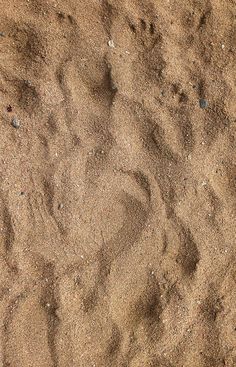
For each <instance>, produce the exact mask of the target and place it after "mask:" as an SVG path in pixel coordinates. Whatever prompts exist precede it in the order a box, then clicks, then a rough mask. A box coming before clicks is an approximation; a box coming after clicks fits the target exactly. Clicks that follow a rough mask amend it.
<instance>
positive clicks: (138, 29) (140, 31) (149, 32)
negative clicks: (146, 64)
mask: <svg viewBox="0 0 236 367" xmlns="http://www.w3.org/2000/svg"><path fill="white" fill-rule="evenodd" d="M129 27H130V30H131V31H132V33H133V34H134V35H135V37H136V39H137V40H138V42H140V41H141V43H142V44H143V46H145V47H148V48H149V47H150V48H153V47H154V46H155V44H156V43H157V42H158V40H160V36H159V35H157V34H156V26H155V24H154V23H153V22H146V21H145V20H144V19H140V20H139V21H138V22H137V23H136V24H134V23H132V22H130V23H129Z"/></svg>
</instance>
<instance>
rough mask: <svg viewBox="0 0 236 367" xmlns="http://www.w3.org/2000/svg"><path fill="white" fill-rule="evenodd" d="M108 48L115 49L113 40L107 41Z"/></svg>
mask: <svg viewBox="0 0 236 367" xmlns="http://www.w3.org/2000/svg"><path fill="white" fill-rule="evenodd" d="M108 46H109V47H112V48H114V47H115V44H114V41H113V40H109V41H108Z"/></svg>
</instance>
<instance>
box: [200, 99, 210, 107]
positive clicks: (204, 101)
mask: <svg viewBox="0 0 236 367" xmlns="http://www.w3.org/2000/svg"><path fill="white" fill-rule="evenodd" d="M199 106H200V108H203V109H204V108H207V107H208V102H207V100H206V99H204V98H201V99H199Z"/></svg>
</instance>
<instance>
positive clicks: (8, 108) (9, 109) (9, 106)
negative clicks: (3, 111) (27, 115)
mask: <svg viewBox="0 0 236 367" xmlns="http://www.w3.org/2000/svg"><path fill="white" fill-rule="evenodd" d="M7 112H12V106H11V105H10V104H9V105H8V106H7Z"/></svg>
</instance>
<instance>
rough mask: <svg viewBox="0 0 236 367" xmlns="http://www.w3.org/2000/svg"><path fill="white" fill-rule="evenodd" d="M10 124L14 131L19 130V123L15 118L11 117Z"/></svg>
mask: <svg viewBox="0 0 236 367" xmlns="http://www.w3.org/2000/svg"><path fill="white" fill-rule="evenodd" d="M11 124H12V126H13V127H14V128H15V129H19V127H20V121H19V120H18V119H17V118H16V117H13V119H12V122H11Z"/></svg>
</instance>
